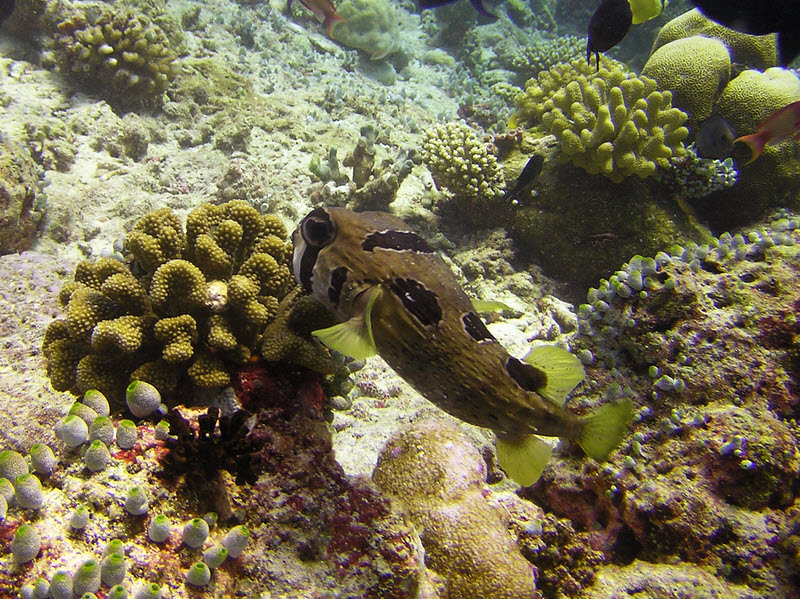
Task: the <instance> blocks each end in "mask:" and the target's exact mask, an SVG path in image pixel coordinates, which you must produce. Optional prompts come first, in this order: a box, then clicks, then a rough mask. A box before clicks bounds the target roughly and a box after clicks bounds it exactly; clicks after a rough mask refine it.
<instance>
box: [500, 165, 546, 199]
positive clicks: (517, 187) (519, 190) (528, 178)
mask: <svg viewBox="0 0 800 599" xmlns="http://www.w3.org/2000/svg"><path fill="white" fill-rule="evenodd" d="M543 165H544V157H543V156H542V155H541V154H534V155H533V156H531V157H530V159H529V160H528V162H527V164H526V165H525V168H523V169H522V173H520V175H519V177H517V180H516V182H515V183H514V186H513V187H512V188H511V189H509V190H508V191H507V192H506V193H505V195H504V196H503V201H504V202H505V203H506V204H512V203H514V202H516V203H517V204H519V203H521V199H520V196H521V195H523V194H525V193H529V192H530V190H531V187H533V184H534V183H536V179H538V178H539V174H540V173H541V172H542V166H543Z"/></svg>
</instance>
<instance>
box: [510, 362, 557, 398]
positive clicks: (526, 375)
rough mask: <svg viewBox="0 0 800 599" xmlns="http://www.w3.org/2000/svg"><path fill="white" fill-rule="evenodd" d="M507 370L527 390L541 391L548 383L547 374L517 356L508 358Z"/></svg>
mask: <svg viewBox="0 0 800 599" xmlns="http://www.w3.org/2000/svg"><path fill="white" fill-rule="evenodd" d="M506 372H508V374H509V375H510V376H511V378H512V379H514V382H515V383H517V385H519V386H520V387H521V388H522V389H525V391H536V392H538V391H541V390H542V389H543V388H544V387H545V386H546V385H547V374H545V373H544V372H543V371H541V370H539V369H538V368H536V367H534V366H531V365H530V364H526V363H525V362H523V361H522V360H518V359H517V358H509V359H508V360H506Z"/></svg>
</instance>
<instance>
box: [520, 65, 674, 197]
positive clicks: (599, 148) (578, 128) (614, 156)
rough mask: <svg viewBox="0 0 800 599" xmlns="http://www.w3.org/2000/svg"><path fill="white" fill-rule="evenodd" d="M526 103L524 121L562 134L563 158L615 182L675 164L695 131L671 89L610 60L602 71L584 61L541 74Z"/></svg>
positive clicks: (532, 83)
mask: <svg viewBox="0 0 800 599" xmlns="http://www.w3.org/2000/svg"><path fill="white" fill-rule="evenodd" d="M518 105H519V112H518V114H517V116H516V121H517V122H518V123H520V124H523V125H525V126H527V127H533V126H536V127H538V129H539V130H540V131H541V132H542V133H546V134H552V135H555V136H556V138H557V139H558V141H559V142H560V145H561V152H560V154H559V157H560V159H561V160H564V161H570V162H572V163H573V164H576V165H577V166H580V167H582V168H583V169H585V170H586V171H587V172H589V173H591V174H603V175H605V176H606V177H608V178H610V179H611V180H612V181H615V182H620V181H622V180H623V179H624V178H625V177H626V176H630V175H636V176H638V177H641V178H645V177H649V176H650V175H653V174H654V173H655V171H656V168H657V167H666V166H668V160H669V158H672V157H675V156H682V155H683V153H684V151H685V150H684V146H683V140H684V139H685V138H686V137H687V135H688V134H689V131H688V129H686V127H684V126H683V123H684V122H685V121H686V118H687V117H686V114H685V113H683V112H681V111H680V110H678V109H677V108H673V107H672V94H671V93H670V92H668V91H664V92H661V91H658V90H657V85H656V82H655V81H654V80H653V79H650V78H649V77H638V76H636V75H635V74H633V73H629V72H627V71H626V70H625V69H624V65H622V64H621V63H618V62H616V61H612V60H608V59H604V60H602V61H601V67H600V69H599V70H598V71H596V72H595V69H594V68H592V67H591V66H589V65H587V64H586V62H585V61H583V60H576V61H573V62H571V63H569V64H561V65H558V66H556V67H554V68H552V69H550V70H549V71H543V72H542V73H539V76H538V78H537V79H536V80H534V79H531V80H530V81H528V83H527V84H526V87H525V93H524V94H521V95H520V97H519V98H518Z"/></svg>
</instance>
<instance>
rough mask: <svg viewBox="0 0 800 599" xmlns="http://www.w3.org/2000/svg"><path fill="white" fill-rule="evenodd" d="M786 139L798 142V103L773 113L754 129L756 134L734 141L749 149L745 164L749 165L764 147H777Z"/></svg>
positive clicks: (799, 127)
mask: <svg viewBox="0 0 800 599" xmlns="http://www.w3.org/2000/svg"><path fill="white" fill-rule="evenodd" d="M787 139H793V140H794V141H800V101H797V102H792V103H791V104H789V105H788V106H784V107H783V108H780V109H778V110H776V111H775V112H773V113H772V114H771V115H769V116H768V117H767V118H765V119H764V120H763V121H761V123H760V124H759V125H758V127H756V132H755V133H752V134H750V135H744V136H742V137H737V138H736V139H735V140H734V141H735V142H737V141H740V142H742V143H744V144H747V146H748V147H749V148H750V151H751V152H752V155H751V156H750V160H748V161H747V162H745V164H750V163H751V162H753V160H755V159H756V158H758V157H759V156H761V152H763V151H764V146H766V145H767V144H769V145H771V146H775V145H778V144H779V143H781V142H784V141H786V140H787Z"/></svg>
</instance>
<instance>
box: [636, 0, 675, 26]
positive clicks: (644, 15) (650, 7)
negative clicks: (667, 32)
mask: <svg viewBox="0 0 800 599" xmlns="http://www.w3.org/2000/svg"><path fill="white" fill-rule="evenodd" d="M628 4H630V5H631V13H632V14H633V21H632V24H633V25H638V24H639V23H644V22H645V21H649V20H650V19H654V18H656V17H657V16H658V15H660V14H661V12H662V11H663V10H664V9H665V8H666V6H667V0H628Z"/></svg>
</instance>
